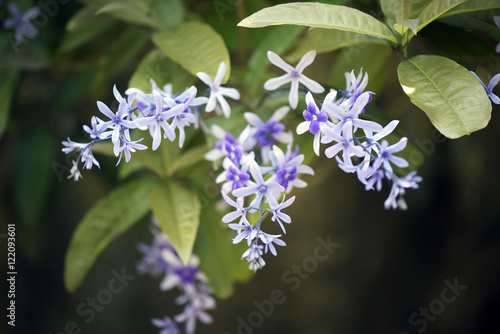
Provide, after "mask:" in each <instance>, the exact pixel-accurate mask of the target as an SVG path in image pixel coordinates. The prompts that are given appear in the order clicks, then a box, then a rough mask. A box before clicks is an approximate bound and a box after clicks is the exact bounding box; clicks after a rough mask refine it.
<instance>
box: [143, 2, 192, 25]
mask: <svg viewBox="0 0 500 334" xmlns="http://www.w3.org/2000/svg"><path fill="white" fill-rule="evenodd" d="M185 12H186V9H185V8H184V4H183V3H182V1H181V0H154V1H153V3H152V5H151V17H152V19H153V21H154V24H155V25H156V26H157V27H158V28H160V29H168V28H170V27H173V26H175V25H177V24H179V23H181V22H182V21H184V16H185Z"/></svg>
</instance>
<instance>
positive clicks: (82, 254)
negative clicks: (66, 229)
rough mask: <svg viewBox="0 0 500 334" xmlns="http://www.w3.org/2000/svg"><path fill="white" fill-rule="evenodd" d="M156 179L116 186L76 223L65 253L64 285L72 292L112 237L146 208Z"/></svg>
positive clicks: (143, 212)
mask: <svg viewBox="0 0 500 334" xmlns="http://www.w3.org/2000/svg"><path fill="white" fill-rule="evenodd" d="M157 184H158V180H157V179H149V178H148V179H138V180H135V181H132V182H129V183H127V184H124V185H122V186H120V187H119V188H117V189H115V190H113V191H112V192H111V193H110V194H109V195H108V196H106V197H104V198H103V199H101V200H100V201H99V202H97V204H95V205H94V206H93V207H92V208H90V210H89V211H87V213H86V215H85V217H83V219H82V221H81V222H80V223H79V224H78V227H77V229H76V230H75V232H74V234H73V236H72V238H71V242H70V244H69V247H68V251H67V253H66V259H65V265H64V283H65V285H66V289H67V290H68V291H69V292H73V291H75V290H76V289H77V288H78V287H79V286H80V285H81V283H82V282H83V279H84V278H85V276H86V275H87V272H88V271H89V269H90V268H91V267H92V265H93V264H94V262H95V260H96V258H97V257H98V256H99V254H100V253H101V252H102V251H103V250H104V249H105V248H106V247H107V246H108V244H109V243H110V242H112V241H113V240H114V239H115V238H116V237H118V236H119V235H120V234H122V233H123V232H125V231H126V230H127V229H128V228H130V227H131V226H132V225H133V224H135V223H136V222H137V221H139V220H140V219H141V218H142V217H143V216H144V215H145V214H146V213H147V212H148V211H149V209H150V207H149V201H148V196H149V194H150V193H151V191H152V190H153V189H154V187H156V185H157Z"/></svg>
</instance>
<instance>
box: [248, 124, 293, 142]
mask: <svg viewBox="0 0 500 334" xmlns="http://www.w3.org/2000/svg"><path fill="white" fill-rule="evenodd" d="M284 130H285V126H284V125H283V124H281V123H277V122H275V121H273V120H271V121H269V122H267V123H266V124H264V125H263V126H262V127H261V128H259V129H257V132H256V133H255V135H254V138H255V139H256V140H257V141H258V142H259V146H261V147H265V146H272V145H273V144H274V140H275V137H276V135H278V134H280V133H281V132H283V131H284Z"/></svg>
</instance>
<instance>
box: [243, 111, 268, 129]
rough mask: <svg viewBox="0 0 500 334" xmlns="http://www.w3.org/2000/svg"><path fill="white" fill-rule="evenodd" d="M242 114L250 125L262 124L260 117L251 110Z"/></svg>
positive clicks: (258, 125) (257, 125)
mask: <svg viewBox="0 0 500 334" xmlns="http://www.w3.org/2000/svg"><path fill="white" fill-rule="evenodd" d="M243 116H244V117H245V119H246V121H247V123H248V124H250V125H251V126H255V127H260V126H263V125H264V122H262V120H261V119H260V117H259V116H257V115H256V114H254V113H252V112H246V113H244V114H243Z"/></svg>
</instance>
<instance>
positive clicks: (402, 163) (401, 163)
mask: <svg viewBox="0 0 500 334" xmlns="http://www.w3.org/2000/svg"><path fill="white" fill-rule="evenodd" d="M389 160H390V161H391V162H392V163H393V164H395V165H396V166H398V167H399V168H406V167H408V166H409V165H410V164H409V163H408V161H406V159H404V158H401V157H398V156H394V155H393V156H391V157H390V158H389Z"/></svg>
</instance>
